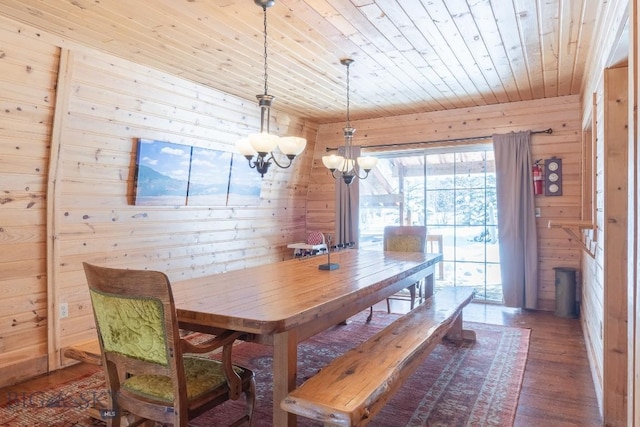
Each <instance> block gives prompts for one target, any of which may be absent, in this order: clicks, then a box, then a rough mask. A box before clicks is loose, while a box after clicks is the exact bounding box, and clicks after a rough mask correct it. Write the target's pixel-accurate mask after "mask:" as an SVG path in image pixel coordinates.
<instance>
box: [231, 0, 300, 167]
mask: <svg viewBox="0 0 640 427" xmlns="http://www.w3.org/2000/svg"><path fill="white" fill-rule="evenodd" d="M253 1H254V3H255V4H256V5H258V6H260V7H261V8H262V10H263V12H264V94H260V95H256V98H258V106H259V107H260V133H251V134H249V135H248V136H247V138H242V139H240V140H238V142H236V149H237V150H238V151H239V152H240V154H242V155H243V156H244V157H245V158H246V159H247V160H248V161H249V167H251V168H252V169H256V170H257V171H258V173H259V174H260V175H261V176H262V177H264V174H265V173H267V171H268V170H269V166H271V163H272V162H273V163H275V164H276V166H278V167H280V168H283V169H286V168H288V167H289V166H291V164H292V163H293V159H294V158H295V157H296V156H297V155H298V154H300V153H302V151H304V148H305V146H306V145H307V140H306V139H304V138H300V137H297V136H287V137H282V138H280V137H278V135H274V134H271V133H270V132H269V122H270V116H271V104H272V103H273V100H274V98H275V97H274V96H273V95H269V93H268V87H269V86H268V77H269V73H268V67H267V8H268V7H271V6H273V5H274V4H275V0H253ZM276 147H277V148H279V149H280V152H282V153H283V154H284V155H286V156H287V158H288V159H289V163H288V164H286V165H284V164H280V163H278V160H277V159H276V158H275V156H274V155H273V150H275V149H276ZM267 156H268V158H267Z"/></svg>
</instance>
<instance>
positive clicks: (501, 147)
mask: <svg viewBox="0 0 640 427" xmlns="http://www.w3.org/2000/svg"><path fill="white" fill-rule="evenodd" d="M530 146H531V132H530V131H526V132H518V133H514V132H511V133H509V134H505V135H493V150H494V154H495V159H496V192H497V194H496V197H497V201H498V238H499V241H500V271H501V273H502V293H503V295H504V303H505V305H506V306H507V307H520V308H529V309H535V308H536V307H537V301H538V243H537V234H536V218H535V205H534V196H533V181H532V173H531V166H532V165H533V159H532V157H531V148H530Z"/></svg>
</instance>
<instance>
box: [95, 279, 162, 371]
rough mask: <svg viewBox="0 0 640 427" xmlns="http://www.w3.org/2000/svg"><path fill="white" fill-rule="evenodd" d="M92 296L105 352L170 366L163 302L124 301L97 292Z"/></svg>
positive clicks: (125, 298)
mask: <svg viewBox="0 0 640 427" xmlns="http://www.w3.org/2000/svg"><path fill="white" fill-rule="evenodd" d="M90 294H91V303H92V304H93V309H94V312H95V319H96V324H97V327H98V331H99V334H100V337H101V339H102V344H103V346H104V350H105V351H108V352H112V353H117V354H120V355H123V356H127V357H131V358H133V359H139V360H144V361H147V362H152V363H157V364H159V365H163V366H167V364H168V358H167V351H168V346H167V341H166V331H165V323H164V322H165V319H164V310H163V307H162V302H161V301H160V300H158V299H157V298H148V297H124V296H121V295H114V294H110V293H105V292H101V291H98V290H95V289H91V290H90Z"/></svg>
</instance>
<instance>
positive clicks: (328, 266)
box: [318, 236, 340, 271]
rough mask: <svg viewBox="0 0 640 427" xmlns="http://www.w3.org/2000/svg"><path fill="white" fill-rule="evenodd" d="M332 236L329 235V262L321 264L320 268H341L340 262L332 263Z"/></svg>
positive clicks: (329, 269) (327, 269)
mask: <svg viewBox="0 0 640 427" xmlns="http://www.w3.org/2000/svg"><path fill="white" fill-rule="evenodd" d="M331 248H332V246H331V236H327V263H326V264H320V265H319V266H318V269H319V270H326V271H331V270H337V269H338V268H340V264H336V263H333V264H332V263H331Z"/></svg>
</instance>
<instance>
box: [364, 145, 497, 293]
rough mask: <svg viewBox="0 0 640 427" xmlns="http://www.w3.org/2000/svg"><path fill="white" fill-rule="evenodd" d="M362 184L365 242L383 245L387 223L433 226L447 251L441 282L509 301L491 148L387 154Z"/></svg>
mask: <svg viewBox="0 0 640 427" xmlns="http://www.w3.org/2000/svg"><path fill="white" fill-rule="evenodd" d="M379 158H380V161H379V163H378V166H377V167H376V169H374V171H373V172H372V174H371V175H370V176H369V178H367V179H366V180H363V181H361V182H360V186H361V187H360V247H361V248H382V231H383V229H384V227H385V226H386V225H400V224H402V225H426V226H427V230H428V235H429V238H428V242H427V250H428V251H429V252H442V253H443V262H442V268H440V269H437V270H436V287H443V286H469V287H473V288H475V289H476V290H477V297H478V298H479V299H485V300H487V301H495V302H502V287H501V279H500V257H499V242H498V234H497V207H496V206H497V205H496V186H495V163H494V158H493V151H492V149H491V146H486V145H483V146H477V147H464V148H458V149H455V150H452V149H447V150H444V151H443V150H424V151H423V150H421V151H419V152H415V151H413V152H397V153H385V154H384V155H380V156H379Z"/></svg>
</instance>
